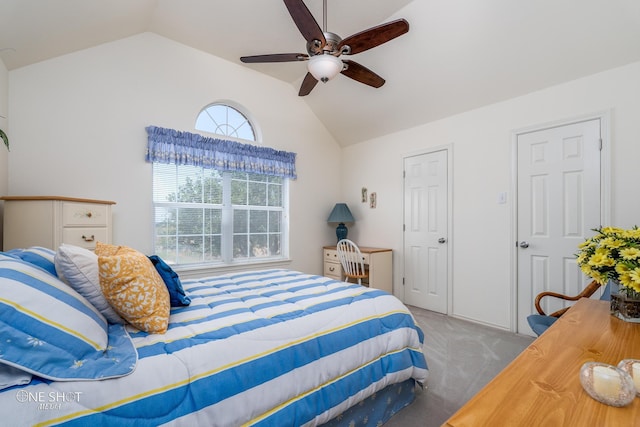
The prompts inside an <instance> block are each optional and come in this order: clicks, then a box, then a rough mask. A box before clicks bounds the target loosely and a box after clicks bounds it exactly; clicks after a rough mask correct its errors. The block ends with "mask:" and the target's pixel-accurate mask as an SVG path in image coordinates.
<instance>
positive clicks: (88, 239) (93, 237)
mask: <svg viewBox="0 0 640 427" xmlns="http://www.w3.org/2000/svg"><path fill="white" fill-rule="evenodd" d="M82 240H84V241H85V242H93V241H94V240H95V236H94V235H93V234H92V235H91V237H87V236H85V235H84V234H83V235H82Z"/></svg>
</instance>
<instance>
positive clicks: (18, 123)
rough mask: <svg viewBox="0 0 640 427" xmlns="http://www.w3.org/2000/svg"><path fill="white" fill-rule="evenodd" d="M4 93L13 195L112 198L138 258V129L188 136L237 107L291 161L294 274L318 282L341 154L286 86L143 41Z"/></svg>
mask: <svg viewBox="0 0 640 427" xmlns="http://www.w3.org/2000/svg"><path fill="white" fill-rule="evenodd" d="M1 81H2V75H1V74H0V82H1ZM0 87H1V85H0ZM9 87H10V99H9V110H10V111H11V136H12V148H11V156H10V162H9V179H8V185H9V194H10V195H61V196H70V197H83V198H93V199H102V200H113V201H115V202H117V204H116V205H115V206H114V210H113V212H114V241H115V242H116V243H118V244H124V245H129V246H132V247H135V248H137V249H139V250H141V251H143V252H145V253H150V252H151V250H152V222H151V218H152V199H151V165H150V164H148V163H145V161H144V155H145V147H146V132H145V127H146V126H148V125H156V126H161V127H167V128H174V129H178V130H185V131H194V129H193V126H194V123H195V118H196V116H197V114H198V113H199V111H200V109H201V108H202V107H204V106H205V105H207V104H209V103H211V102H214V101H217V100H232V101H233V102H236V103H238V104H240V105H242V106H243V107H245V108H246V110H248V111H249V112H250V114H251V116H252V117H253V118H254V119H255V120H256V121H257V122H258V125H259V126H260V128H261V129H262V136H263V142H264V145H266V146H269V147H273V148H276V149H279V150H287V151H294V152H296V153H298V156H297V171H298V179H297V180H296V181H291V186H290V200H291V207H290V213H291V224H290V233H291V250H290V252H291V257H292V258H293V263H292V264H291V268H294V269H299V270H303V271H307V272H311V273H321V271H322V269H321V268H322V254H321V247H322V245H323V244H329V243H331V242H332V241H333V240H334V238H335V237H333V235H332V229H331V228H330V227H328V226H327V224H326V218H327V216H328V214H329V211H330V210H331V208H332V206H333V204H334V203H335V202H336V200H337V196H338V195H339V193H340V190H339V188H340V186H339V182H340V176H339V174H336V173H335V170H333V165H334V163H335V159H336V158H339V156H340V147H339V146H338V145H337V143H336V142H335V140H334V139H333V138H332V137H331V136H330V134H329V133H328V132H327V130H326V129H325V128H324V126H323V125H322V124H321V123H320V122H319V121H318V119H317V118H316V117H315V115H314V114H313V113H312V112H311V111H310V110H309V109H308V108H307V106H306V104H305V103H304V102H303V101H302V100H300V99H299V98H298V96H297V94H296V90H297V89H296V88H294V87H293V86H291V85H288V84H285V83H282V82H281V81H278V80H276V79H273V78H271V77H267V76H264V75H262V74H259V73H257V72H254V71H252V70H249V69H247V68H245V67H241V66H238V65H236V64H233V63H231V62H227V61H224V60H221V59H219V58H217V57H214V56H211V55H209V54H206V53H203V52H201V51H198V50H195V49H191V48H188V47H186V46H184V45H181V44H178V43H175V42H173V41H170V40H168V39H165V38H162V37H160V36H157V35H155V34H151V33H146V34H141V35H137V36H133V37H130V38H127V39H123V40H120V41H116V42H113V43H108V44H104V45H101V46H98V47H95V48H91V49H87V50H83V51H80V52H76V53H73V54H69V55H65V56H61V57H58V58H54V59H51V60H48V61H44V62H41V63H38V64H34V65H31V66H27V67H23V68H20V69H16V70H12V71H11V72H10V73H9ZM0 94H1V92H0ZM0 161H2V158H0ZM327 171H331V172H330V173H327ZM0 184H1V181H0ZM0 190H1V188H0Z"/></svg>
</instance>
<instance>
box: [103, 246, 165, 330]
mask: <svg viewBox="0 0 640 427" xmlns="http://www.w3.org/2000/svg"><path fill="white" fill-rule="evenodd" d="M96 254H97V255H98V274H99V277H100V288H101V289H102V293H103V294H104V296H105V298H106V299H107V301H108V302H109V304H111V306H112V307H113V309H114V310H115V311H116V312H117V313H118V314H119V315H120V316H122V318H123V319H125V320H126V321H127V322H129V323H130V324H132V325H133V326H135V327H136V328H138V329H140V330H142V331H145V332H149V333H165V332H166V331H167V326H168V324H169V310H170V304H169V292H168V291H167V287H166V286H165V284H164V282H163V281H162V278H161V277H160V275H159V274H158V272H157V271H156V269H155V267H154V266H153V264H152V263H151V261H150V260H149V258H147V256H146V255H144V254H142V253H141V252H138V251H136V250H135V249H132V248H129V247H126V246H114V245H106V244H101V243H98V244H97V245H96Z"/></svg>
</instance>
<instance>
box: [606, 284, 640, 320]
mask: <svg viewBox="0 0 640 427" xmlns="http://www.w3.org/2000/svg"><path fill="white" fill-rule="evenodd" d="M611 314H612V315H613V316H615V317H617V318H618V319H621V320H624V321H625V322H632V323H640V298H638V297H637V296H635V297H632V296H629V295H627V293H626V292H625V291H624V287H622V286H620V285H619V284H618V283H616V282H612V283H611Z"/></svg>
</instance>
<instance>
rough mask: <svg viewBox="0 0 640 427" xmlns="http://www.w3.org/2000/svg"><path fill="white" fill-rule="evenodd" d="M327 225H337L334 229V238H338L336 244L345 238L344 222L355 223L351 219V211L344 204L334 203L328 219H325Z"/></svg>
mask: <svg viewBox="0 0 640 427" xmlns="http://www.w3.org/2000/svg"><path fill="white" fill-rule="evenodd" d="M327 222H329V223H336V222H337V223H338V226H337V227H336V237H337V238H338V242H339V241H340V240H342V239H346V238H347V232H348V231H349V230H347V226H346V225H344V223H345V222H355V219H353V215H351V211H350V210H349V207H348V206H347V204H346V203H336V205H335V206H334V207H333V210H332V211H331V214H330V215H329V219H327Z"/></svg>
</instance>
